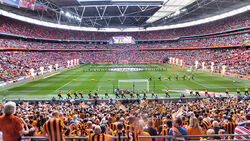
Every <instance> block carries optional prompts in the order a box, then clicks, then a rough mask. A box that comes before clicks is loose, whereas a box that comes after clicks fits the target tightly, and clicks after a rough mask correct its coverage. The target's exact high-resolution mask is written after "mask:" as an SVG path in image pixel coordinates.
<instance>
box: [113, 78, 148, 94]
mask: <svg viewBox="0 0 250 141" xmlns="http://www.w3.org/2000/svg"><path fill="white" fill-rule="evenodd" d="M118 88H119V89H121V90H123V89H127V90H130V91H135V92H137V91H140V92H141V91H143V90H146V91H147V92H149V81H148V80H147V79H131V80H118Z"/></svg>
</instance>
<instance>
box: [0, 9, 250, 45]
mask: <svg viewBox="0 0 250 141" xmlns="http://www.w3.org/2000/svg"><path fill="white" fill-rule="evenodd" d="M249 14H250V12H249V11H248V12H245V13H242V14H239V15H235V16H232V17H229V18H225V19H221V20H218V21H214V22H211V23H207V24H202V25H198V26H193V27H186V28H179V29H170V30H161V31H150V32H129V33H112V32H111V33H104V32H81V31H70V30H61V29H54V28H48V27H42V26H38V25H32V24H27V23H25V22H21V21H16V20H14V19H10V18H7V17H4V16H1V17H0V18H1V19H2V20H1V21H0V32H4V33H10V34H15V35H23V36H30V37H36V38H46V39H61V40H110V39H111V37H113V36H120V35H122V36H132V37H133V38H135V40H153V39H173V38H177V37H180V36H190V35H201V34H207V33H215V32H221V31H226V30H230V29H236V28H242V27H248V26H250V21H249Z"/></svg>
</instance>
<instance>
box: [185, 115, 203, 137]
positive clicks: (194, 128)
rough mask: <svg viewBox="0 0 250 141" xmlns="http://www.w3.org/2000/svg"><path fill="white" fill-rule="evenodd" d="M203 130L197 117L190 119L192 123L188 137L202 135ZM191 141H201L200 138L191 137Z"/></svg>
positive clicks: (188, 130) (188, 129)
mask: <svg viewBox="0 0 250 141" xmlns="http://www.w3.org/2000/svg"><path fill="white" fill-rule="evenodd" d="M201 131H202V129H201V127H200V125H199V122H198V119H197V118H196V117H193V116H192V117H190V123H189V126H188V127H187V135H201V134H202V133H201ZM188 139H189V140H199V139H200V137H190V138H188Z"/></svg>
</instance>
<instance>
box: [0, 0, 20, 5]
mask: <svg viewBox="0 0 250 141" xmlns="http://www.w3.org/2000/svg"><path fill="white" fill-rule="evenodd" d="M1 1H2V3H5V4H8V5H11V6H15V7H19V0H1Z"/></svg>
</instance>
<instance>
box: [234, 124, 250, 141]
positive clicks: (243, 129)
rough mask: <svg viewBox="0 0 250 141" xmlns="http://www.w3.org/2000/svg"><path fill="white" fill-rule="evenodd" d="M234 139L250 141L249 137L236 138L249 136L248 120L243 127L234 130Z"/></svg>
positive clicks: (249, 126) (249, 125)
mask: <svg viewBox="0 0 250 141" xmlns="http://www.w3.org/2000/svg"><path fill="white" fill-rule="evenodd" d="M234 132H235V135H236V136H235V137H234V139H237V140H250V136H237V135H240V134H250V120H248V121H247V122H246V124H245V126H237V127H236V128H235V130H234Z"/></svg>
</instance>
